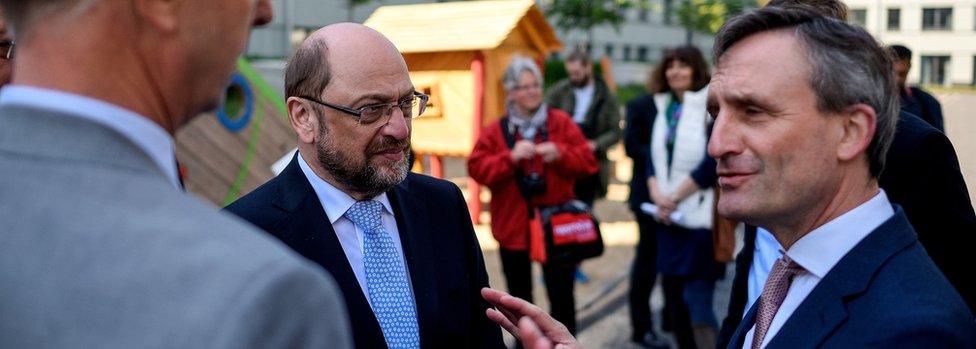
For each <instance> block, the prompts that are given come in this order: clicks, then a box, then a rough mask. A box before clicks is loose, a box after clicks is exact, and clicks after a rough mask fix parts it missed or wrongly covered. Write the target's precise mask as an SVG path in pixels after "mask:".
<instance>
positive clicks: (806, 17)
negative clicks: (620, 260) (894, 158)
mask: <svg viewBox="0 0 976 349" xmlns="http://www.w3.org/2000/svg"><path fill="white" fill-rule="evenodd" d="M715 61H716V70H715V74H714V75H713V77H712V82H711V85H710V88H709V101H708V107H709V112H710V113H711V114H712V115H713V116H714V117H715V126H714V131H713V133H712V138H711V142H710V144H709V148H708V151H709V154H710V155H711V156H713V157H715V158H716V159H717V160H718V173H719V176H720V180H719V182H720V185H721V187H722V196H721V199H720V201H719V204H718V210H719V213H720V214H722V215H724V216H728V217H732V218H736V219H740V220H743V221H746V222H748V223H751V224H755V225H759V226H763V227H767V228H773V231H774V232H776V229H780V230H786V231H803V230H805V229H807V228H813V227H809V226H802V225H804V224H815V223H819V224H823V223H825V222H826V221H824V219H826V218H833V217H835V216H836V215H832V214H840V213H843V212H844V211H840V212H834V211H832V210H836V209H840V208H843V207H846V206H844V203H845V202H847V201H845V200H858V199H860V198H862V196H864V195H868V194H867V193H869V192H870V195H873V194H874V193H873V192H871V188H874V190H875V191H876V188H877V182H876V178H877V176H878V174H879V173H880V172H881V169H882V167H883V165H884V156H885V152H886V151H887V148H888V145H889V143H890V141H891V138H892V135H893V134H894V126H895V118H896V116H897V112H898V107H897V103H898V101H897V98H896V96H894V95H893V93H892V91H893V87H894V82H893V79H892V76H891V68H890V64H891V62H890V60H889V56H888V55H887V53H886V52H885V50H884V49H882V48H881V46H880V45H878V43H877V42H876V41H874V39H873V38H872V37H871V36H870V35H869V34H868V33H867V32H865V31H864V30H863V29H860V28H857V27H854V26H851V25H849V24H847V23H844V22H841V21H839V20H834V19H829V18H825V17H822V16H821V15H819V14H818V13H816V12H813V11H810V10H806V9H799V8H778V7H765V8H762V9H760V10H757V11H754V12H750V13H747V14H744V15H741V16H739V17H736V18H734V19H732V20H730V21H729V22H728V23H726V25H725V26H723V27H722V29H721V30H720V32H719V34H718V36H717V37H716V40H715ZM868 198H870V197H867V198H864V200H867V199H868ZM858 203H859V202H858ZM850 208H853V207H850ZM848 209H849V208H848ZM815 226H816V225H814V227H815ZM805 231H809V230H805ZM794 241H795V240H794ZM780 242H781V243H783V244H784V247H789V244H792V241H787V242H786V243H784V242H783V241H780Z"/></svg>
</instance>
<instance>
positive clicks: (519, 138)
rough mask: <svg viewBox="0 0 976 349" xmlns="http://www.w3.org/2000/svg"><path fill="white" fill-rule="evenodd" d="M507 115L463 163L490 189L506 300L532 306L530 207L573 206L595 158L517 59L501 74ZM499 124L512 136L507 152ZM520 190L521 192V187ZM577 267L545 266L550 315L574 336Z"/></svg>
mask: <svg viewBox="0 0 976 349" xmlns="http://www.w3.org/2000/svg"><path fill="white" fill-rule="evenodd" d="M503 83H504V86H505V91H506V94H507V101H506V109H507V115H506V116H505V117H503V118H502V120H499V121H497V122H494V123H492V124H491V125H489V126H488V127H486V128H485V129H484V130H482V132H481V137H480V138H479V139H478V142H477V143H476V144H475V146H474V150H472V151H471V156H470V157H469V158H468V174H469V175H470V176H471V178H474V180H475V181H477V182H478V183H481V184H482V185H485V186H487V187H488V189H489V190H491V203H490V205H489V211H490V212H491V232H492V235H493V236H494V237H495V240H498V244H499V245H500V249H499V250H500V251H499V252H500V255H501V261H502V270H503V272H504V274H505V282H506V284H507V285H508V290H509V293H511V294H512V295H513V296H516V297H519V298H522V299H525V300H527V301H529V302H532V268H531V267H532V265H531V262H530V260H529V214H528V212H529V206H528V205H527V204H526V199H525V198H524V197H523V194H522V191H525V192H526V194H528V195H530V200H531V201H532V205H533V206H549V205H558V204H563V203H566V202H568V201H570V200H573V186H574V185H575V182H576V179H577V178H580V177H583V176H586V175H590V174H594V173H596V172H597V163H596V158H594V157H593V152H592V151H590V150H589V147H587V144H586V138H585V137H584V136H583V134H582V133H581V132H580V130H579V127H577V126H576V124H574V123H573V120H572V119H571V118H570V117H569V115H567V114H566V113H565V112H563V111H561V110H559V109H555V108H549V107H547V106H546V105H545V104H543V103H542V75H541V74H540V72H539V68H538V67H537V66H536V64H535V62H533V61H532V60H531V59H528V58H525V57H521V56H515V57H513V58H512V62H511V63H510V64H509V66H508V68H507V69H506V70H505V77H504V81H503ZM503 125H505V126H507V128H508V134H510V135H512V136H513V140H514V142H513V143H514V144H512V146H509V144H508V142H507V141H506V137H505V134H504V133H503V132H502V127H503ZM520 185H521V186H522V189H521V191H520V188H519V186H520ZM575 269H576V265H575V264H566V265H557V264H554V263H547V264H545V265H543V266H542V271H543V275H544V278H545V282H546V291H547V293H548V296H549V303H550V311H549V312H550V314H552V317H553V318H555V319H556V320H559V321H560V322H562V323H563V324H565V325H566V327H567V328H569V330H570V332H572V333H575V332H576V310H575V300H574V298H573V286H574V272H575Z"/></svg>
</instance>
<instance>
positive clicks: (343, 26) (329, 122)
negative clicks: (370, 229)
mask: <svg viewBox="0 0 976 349" xmlns="http://www.w3.org/2000/svg"><path fill="white" fill-rule="evenodd" d="M285 94H286V97H287V98H288V101H287V103H288V117H289V119H290V120H291V124H292V128H293V129H294V130H295V132H296V133H297V134H298V140H299V146H298V148H299V150H300V152H301V153H302V154H303V156H306V157H305V159H306V160H307V162H309V165H310V166H311V167H312V168H313V171H315V173H316V174H317V175H318V176H319V177H322V178H323V179H325V180H326V181H328V182H330V183H332V184H333V185H335V186H336V187H337V188H339V189H340V190H342V191H344V192H346V193H347V194H349V195H350V196H353V197H354V198H356V199H359V200H363V199H369V198H372V197H373V196H376V195H377V194H380V193H382V192H385V191H387V190H389V189H390V188H392V187H393V186H394V185H396V184H397V183H400V182H401V181H403V179H404V178H406V176H407V171H408V168H407V164H408V162H407V161H408V159H407V155H408V153H409V151H410V124H411V119H410V118H411V117H412V116H415V115H417V114H419V113H420V112H422V110H420V108H419V107H420V106H422V105H423V104H424V103H425V101H426V100H425V97H421V96H418V95H417V94H416V92H415V91H414V88H413V84H412V83H411V82H410V75H409V73H408V72H407V65H406V63H405V62H404V60H403V56H402V55H401V54H400V52H399V51H398V50H397V48H396V47H395V46H393V43H391V42H390V40H388V39H387V38H386V37H384V36H383V35H382V34H380V33H379V32H377V31H375V30H373V29H370V28H368V27H366V26H363V25H360V24H353V23H340V24H333V25H329V26H327V27H324V28H322V29H319V30H318V31H316V32H315V33H312V35H311V36H309V38H308V39H306V40H305V42H303V43H302V45H301V46H300V47H299V48H298V51H297V52H296V53H295V55H294V57H293V58H292V59H291V61H290V62H289V63H288V68H287V70H286V72H285ZM357 114H358V115H357Z"/></svg>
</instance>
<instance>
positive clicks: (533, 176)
mask: <svg viewBox="0 0 976 349" xmlns="http://www.w3.org/2000/svg"><path fill="white" fill-rule="evenodd" d="M518 179H519V181H518V184H519V187H521V188H520V189H522V193H524V194H525V195H528V196H540V195H543V194H545V193H546V179H545V178H543V177H542V175H541V174H539V173H538V172H531V173H528V174H526V175H524V176H519V177H518Z"/></svg>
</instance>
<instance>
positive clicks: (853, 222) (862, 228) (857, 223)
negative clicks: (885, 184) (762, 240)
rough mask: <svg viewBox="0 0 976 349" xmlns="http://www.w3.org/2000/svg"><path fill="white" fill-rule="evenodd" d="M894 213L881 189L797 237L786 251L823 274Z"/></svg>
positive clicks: (810, 269)
mask: <svg viewBox="0 0 976 349" xmlns="http://www.w3.org/2000/svg"><path fill="white" fill-rule="evenodd" d="M894 214H895V210H894V209H892V207H891V202H889V201H888V196H887V195H886V194H885V192H884V190H879V191H878V193H877V194H875V195H874V197H872V198H871V199H870V200H868V201H867V202H865V203H863V204H861V205H860V206H857V207H855V208H854V209H853V210H850V211H847V212H846V213H844V214H842V215H840V216H839V217H837V218H834V219H833V220H831V221H830V222H827V224H824V225H822V226H820V227H819V228H817V229H814V230H813V231H811V232H810V233H808V234H807V235H804V236H803V237H802V238H800V239H799V240H797V241H796V242H795V243H794V244H793V246H791V247H790V249H789V250H788V251H786V255H787V256H789V257H790V259H792V260H793V261H795V262H796V263H797V264H799V265H800V266H802V267H803V268H804V269H806V271H807V272H809V273H811V274H813V275H816V276H817V277H819V278H823V277H824V275H827V272H829V271H830V269H831V268H833V267H834V265H836V264H837V262H840V260H841V258H843V257H844V255H846V254H847V253H848V252H850V251H851V249H853V248H854V246H856V245H857V244H858V243H859V242H861V240H862V239H864V238H865V237H867V236H868V235H869V234H871V232H872V231H874V230H875V229H877V228H878V227H879V226H881V224H883V223H884V222H885V221H887V220H888V219H889V218H891V216H893V215H894Z"/></svg>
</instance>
